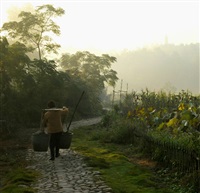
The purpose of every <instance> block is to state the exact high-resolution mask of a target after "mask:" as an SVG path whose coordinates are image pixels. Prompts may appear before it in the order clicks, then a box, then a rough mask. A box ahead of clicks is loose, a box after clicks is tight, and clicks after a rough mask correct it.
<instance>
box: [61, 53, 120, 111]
mask: <svg viewBox="0 0 200 193" xmlns="http://www.w3.org/2000/svg"><path fill="white" fill-rule="evenodd" d="M115 61H116V58H115V57H113V56H109V55H107V54H103V55H101V56H96V55H94V54H91V53H90V52H87V51H84V52H77V53H75V54H72V55H70V54H63V56H62V57H61V63H60V65H61V67H62V68H63V70H65V71H66V72H68V74H70V77H71V82H73V86H74V85H76V87H77V88H79V89H77V91H80V88H81V89H83V90H85V91H86V96H87V97H86V98H87V101H85V102H84V104H90V106H89V105H88V106H89V107H88V106H87V111H88V112H92V113H93V112H95V111H96V110H97V109H100V105H101V101H100V95H101V94H102V92H103V89H104V88H105V83H107V84H109V85H111V86H115V83H116V81H117V80H118V77H117V72H116V71H114V70H112V69H111V65H112V63H114V62H115ZM70 90H72V89H70ZM73 90H74V89H73Z"/></svg>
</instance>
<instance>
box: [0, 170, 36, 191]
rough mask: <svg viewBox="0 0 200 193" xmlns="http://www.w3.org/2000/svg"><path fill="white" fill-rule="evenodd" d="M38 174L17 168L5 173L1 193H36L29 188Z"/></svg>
mask: <svg viewBox="0 0 200 193" xmlns="http://www.w3.org/2000/svg"><path fill="white" fill-rule="evenodd" d="M38 175H39V174H38V173H37V172H35V171H33V170H30V169H29V170H27V169H26V170H25V169H23V168H17V169H14V170H12V171H10V172H8V173H7V175H6V181H4V184H3V188H1V189H0V191H1V192H2V193H10V192H16V193H23V192H27V193H34V192H36V191H35V190H34V189H32V188H31V187H29V186H30V183H34V182H35V180H36V179H37V177H38Z"/></svg>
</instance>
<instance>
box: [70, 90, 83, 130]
mask: <svg viewBox="0 0 200 193" xmlns="http://www.w3.org/2000/svg"><path fill="white" fill-rule="evenodd" d="M84 93H85V91H83V92H82V94H81V96H80V98H79V100H78V103H77V104H76V107H75V109H74V112H73V114H72V117H71V120H70V122H69V125H68V126H67V132H69V128H70V125H71V123H72V120H73V118H74V115H75V112H76V109H77V107H78V105H79V103H80V101H81V99H82V97H83V95H84Z"/></svg>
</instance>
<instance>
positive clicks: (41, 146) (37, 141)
mask: <svg viewBox="0 0 200 193" xmlns="http://www.w3.org/2000/svg"><path fill="white" fill-rule="evenodd" d="M32 145H33V150H34V151H45V152H46V151H47V150H48V146H49V135H48V134H46V133H44V132H42V131H37V132H35V133H33V135H32Z"/></svg>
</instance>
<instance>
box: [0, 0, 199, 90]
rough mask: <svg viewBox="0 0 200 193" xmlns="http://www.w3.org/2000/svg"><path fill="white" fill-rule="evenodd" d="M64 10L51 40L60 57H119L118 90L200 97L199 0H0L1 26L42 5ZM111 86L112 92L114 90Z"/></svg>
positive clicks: (117, 68)
mask: <svg viewBox="0 0 200 193" xmlns="http://www.w3.org/2000/svg"><path fill="white" fill-rule="evenodd" d="M48 3H50V4H53V5H55V6H56V7H62V8H63V9H64V10H65V11H66V13H65V15H64V16H62V17H61V18H56V19H55V21H56V22H57V24H58V25H59V26H60V29H61V34H60V36H59V37H54V36H53V39H54V40H55V41H56V42H58V43H59V44H60V45H61V49H60V53H59V55H56V56H53V57H54V58H55V59H56V58H58V57H60V55H61V53H66V52H67V53H76V52H77V51H89V52H90V53H94V54H98V55H101V54H105V53H106V54H109V55H111V56H114V57H116V58H117V62H116V63H114V64H113V65H112V68H113V69H114V70H116V71H117V74H118V78H119V81H118V82H117V85H116V88H115V89H116V90H118V89H120V86H121V81H123V90H127V85H128V91H129V92H131V91H133V90H134V91H140V90H141V89H145V88H148V89H150V90H152V91H154V90H155V91H159V90H165V91H171V92H179V91H181V90H188V91H191V92H192V93H195V94H198V93H199V84H200V83H199V2H198V1H184V2H182V1H180V2H179V1H176V2H172V1H162V0H161V1H148V2H147V1H143V0H141V1H134V0H132V1H128V2H126V1H125V2H123V1H109V2H105V1H104V2H101V1H93V2H90V1H82V2H80V1H74V2H72V1H67V0H64V1H59V2H49V1H48V0H45V1H42V2H39V1H22V2H15V1H9V2H7V1H4V0H3V1H1V23H3V22H5V21H11V20H17V15H18V14H19V12H20V11H21V10H26V11H27V10H30V11H32V10H34V7H36V6H39V5H42V4H48ZM112 89H113V88H109V90H112Z"/></svg>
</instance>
